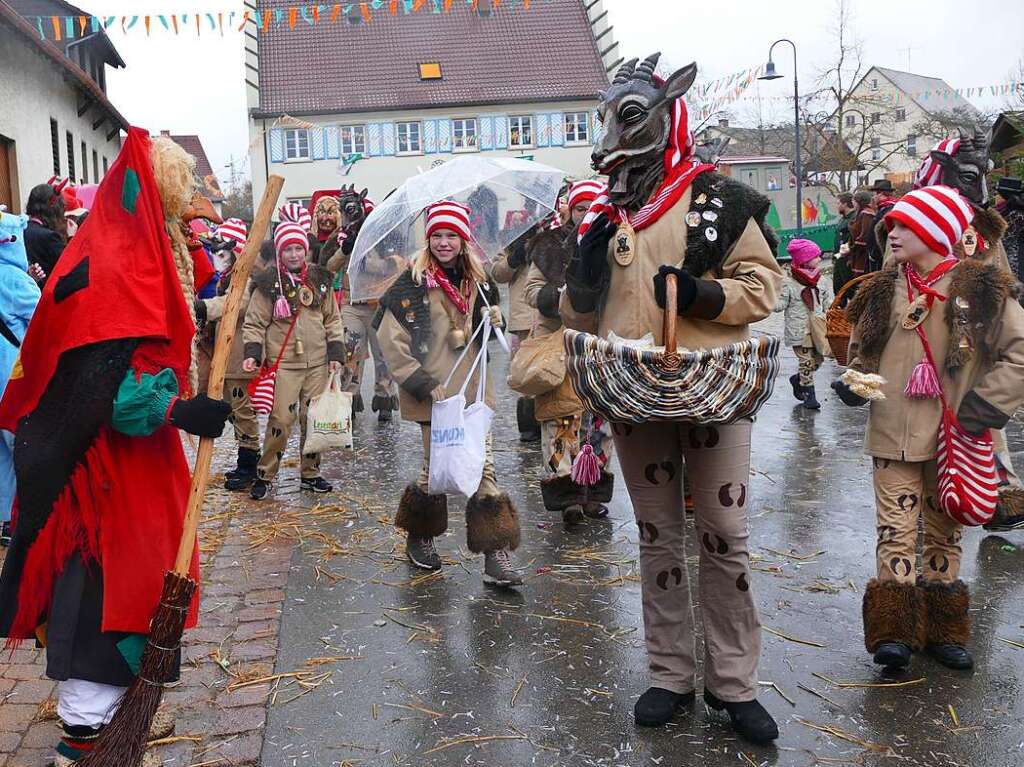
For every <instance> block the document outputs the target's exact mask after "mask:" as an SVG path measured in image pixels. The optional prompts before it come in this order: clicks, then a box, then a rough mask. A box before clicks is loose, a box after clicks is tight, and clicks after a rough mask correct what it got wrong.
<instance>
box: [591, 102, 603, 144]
mask: <svg viewBox="0 0 1024 767" xmlns="http://www.w3.org/2000/svg"><path fill="white" fill-rule="evenodd" d="M590 134H591V135H590V140H591V141H592V142H593V143H595V144H596V143H597V142H598V141H600V140H601V136H603V135H604V126H603V125H602V124H601V121H600V120H598V119H597V110H596V109H595V110H594V111H593V112H591V113H590Z"/></svg>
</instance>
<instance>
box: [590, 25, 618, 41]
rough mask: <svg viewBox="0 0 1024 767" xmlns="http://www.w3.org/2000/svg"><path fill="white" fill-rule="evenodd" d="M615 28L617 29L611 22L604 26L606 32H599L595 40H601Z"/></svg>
mask: <svg viewBox="0 0 1024 767" xmlns="http://www.w3.org/2000/svg"><path fill="white" fill-rule="evenodd" d="M613 29H615V27H613V26H612V25H611V24H609V25H608V26H607V27H605V28H604V32H602V33H601V34H599V35H598V36H597V37H595V38H594V42H597V41H598V40H600V39H601V38H602V37H604V36H605V35H607V34H608V33H609V32H611V31H612V30H613Z"/></svg>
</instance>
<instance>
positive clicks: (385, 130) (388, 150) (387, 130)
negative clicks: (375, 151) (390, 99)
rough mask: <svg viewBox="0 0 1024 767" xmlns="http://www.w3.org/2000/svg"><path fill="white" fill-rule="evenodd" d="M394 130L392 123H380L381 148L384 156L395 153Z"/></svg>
mask: <svg viewBox="0 0 1024 767" xmlns="http://www.w3.org/2000/svg"><path fill="white" fill-rule="evenodd" d="M396 130H397V129H396V128H395V124H394V123H384V124H383V125H381V128H380V133H381V142H380V143H381V150H382V151H383V153H384V155H385V156H386V157H390V156H391V155H393V154H394V153H395V143H396V142H397V140H398V136H397V134H396Z"/></svg>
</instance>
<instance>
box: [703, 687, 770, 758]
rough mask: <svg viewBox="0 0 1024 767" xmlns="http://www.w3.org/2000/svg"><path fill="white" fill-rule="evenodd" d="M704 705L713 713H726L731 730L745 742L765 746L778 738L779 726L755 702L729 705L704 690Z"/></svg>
mask: <svg viewBox="0 0 1024 767" xmlns="http://www.w3.org/2000/svg"><path fill="white" fill-rule="evenodd" d="M704 703H706V704H707V706H708V708H710V709H714V710H715V711H723V710H724V711H726V712H727V713H728V714H729V720H730V721H731V722H732V728H733V730H735V731H736V734H737V735H739V736H740V737H741V738H743V739H744V740H746V741H749V742H751V743H756V744H758V745H766V744H768V743H771V742H772V741H773V740H775V739H776V738H778V737H779V726H778V725H777V724H775V720H774V719H772V715H771V714H769V713H768V712H767V711H766V710H765V707H764V706H762V705H761V704H760V703H758V702H757V701H756V700H745V701H742V702H740V703H729V702H727V701H724V700H719V699H718V696H716V695H715V694H714V693H713V692H711V690H708V689H706V688H705V690H704Z"/></svg>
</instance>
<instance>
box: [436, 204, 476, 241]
mask: <svg viewBox="0 0 1024 767" xmlns="http://www.w3.org/2000/svg"><path fill="white" fill-rule="evenodd" d="M469 216H470V210H469V208H467V207H466V206H465V205H462V204H460V203H457V202H454V201H453V200H445V201H444V202H439V203H435V204H434V205H431V206H430V207H429V208H427V237H429V236H430V235H432V234H433V233H434V232H436V231H437V230H438V229H451V230H452V231H453V232H455V233H456V234H457V235H459V237H461V238H462V239H464V240H469V239H471V238H472V233H471V232H470V229H469Z"/></svg>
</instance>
